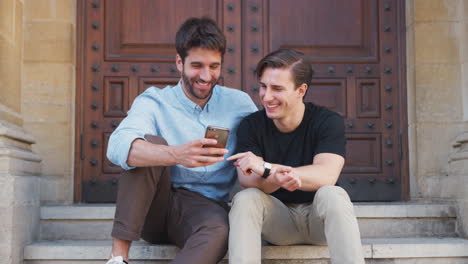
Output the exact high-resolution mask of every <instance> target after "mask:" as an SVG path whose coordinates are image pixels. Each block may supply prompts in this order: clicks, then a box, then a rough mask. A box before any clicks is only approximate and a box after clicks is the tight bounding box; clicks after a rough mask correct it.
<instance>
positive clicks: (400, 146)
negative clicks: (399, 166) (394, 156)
mask: <svg viewBox="0 0 468 264" xmlns="http://www.w3.org/2000/svg"><path fill="white" fill-rule="evenodd" d="M398 145H399V151H400V153H399V155H400V161H402V160H403V136H402V134H401V132H400V133H398Z"/></svg>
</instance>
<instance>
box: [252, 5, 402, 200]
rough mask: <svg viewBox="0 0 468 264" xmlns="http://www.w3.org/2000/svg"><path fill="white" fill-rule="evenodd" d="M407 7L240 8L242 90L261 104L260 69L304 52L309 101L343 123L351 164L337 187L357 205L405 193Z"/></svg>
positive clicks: (313, 6)
mask: <svg viewBox="0 0 468 264" xmlns="http://www.w3.org/2000/svg"><path fill="white" fill-rule="evenodd" d="M292 3H294V4H292ZM402 5H403V2H402V1H397V0H379V1H377V0H353V1H349V0H323V1H321V0H295V1H293V2H292V1H287V0H247V1H245V2H244V5H243V10H244V20H243V21H244V24H243V30H244V38H243V45H244V49H243V58H244V60H243V61H244V69H243V70H244V78H243V80H244V82H243V87H244V88H246V91H248V92H249V93H250V94H251V96H252V97H253V98H255V100H257V102H258V98H257V93H258V85H257V84H256V81H255V77H254V75H253V74H252V70H253V69H254V68H255V65H256V63H257V62H258V61H259V60H260V59H261V58H262V57H263V56H264V55H266V54H267V53H269V52H270V51H273V50H276V49H279V48H293V49H296V50H299V51H301V52H303V53H305V54H306V57H307V61H309V62H310V63H311V64H312V67H313V70H314V78H313V83H312V87H311V88H310V90H309V91H308V94H307V96H306V98H305V100H306V101H311V102H315V103H317V104H320V105H324V106H327V107H329V108H331V109H333V110H335V111H337V112H338V113H340V114H342V115H343V116H344V117H345V118H346V137H347V159H346V165H345V168H344V170H343V173H342V175H341V177H340V180H339V185H340V186H342V187H344V188H345V189H346V190H347V191H348V193H349V194H350V195H351V198H352V199H353V200H355V201H363V200H364V201H365V200H374V201H376V200H399V199H402V198H404V197H403V194H404V193H405V191H404V190H405V188H407V187H408V186H407V172H406V166H407V161H406V159H407V157H406V156H405V157H403V150H402V149H403V148H402V140H403V138H402V135H406V121H405V120H406V117H405V115H406V108H405V105H406V101H404V99H402V98H405V94H406V93H405V91H404V86H402V84H403V83H404V81H405V80H404V75H402V73H404V69H403V67H404V64H403V63H401V62H402V61H403V60H404V50H403V49H402V47H404V46H402V45H401V44H402V43H404V42H403V41H404V39H402V37H403V32H404V31H403V30H402V29H403V28H404V18H403V14H402V11H401V10H403V8H402ZM405 138H406V136H405Z"/></svg>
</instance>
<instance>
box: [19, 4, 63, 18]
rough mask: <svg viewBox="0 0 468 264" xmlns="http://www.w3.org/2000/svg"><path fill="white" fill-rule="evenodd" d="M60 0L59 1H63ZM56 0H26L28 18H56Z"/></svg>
mask: <svg viewBox="0 0 468 264" xmlns="http://www.w3.org/2000/svg"><path fill="white" fill-rule="evenodd" d="M62 1H63V0H59V1H58V2H62ZM54 2H56V1H51V0H25V5H24V6H25V16H26V19H27V20H34V19H52V18H54V9H55V7H54Z"/></svg>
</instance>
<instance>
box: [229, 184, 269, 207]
mask: <svg viewBox="0 0 468 264" xmlns="http://www.w3.org/2000/svg"><path fill="white" fill-rule="evenodd" d="M266 196H267V194H265V193H264V192H263V191H261V190H259V189H257V188H247V189H244V190H242V191H240V192H238V193H236V195H235V196H234V198H232V206H233V207H234V206H241V207H243V206H246V205H249V204H252V203H256V202H259V201H261V200H262V199H264V198H265V197H266Z"/></svg>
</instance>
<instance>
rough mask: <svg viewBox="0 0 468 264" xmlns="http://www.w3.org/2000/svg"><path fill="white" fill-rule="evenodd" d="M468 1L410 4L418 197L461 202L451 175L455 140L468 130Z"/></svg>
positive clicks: (411, 113)
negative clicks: (467, 114)
mask: <svg viewBox="0 0 468 264" xmlns="http://www.w3.org/2000/svg"><path fill="white" fill-rule="evenodd" d="M464 2H466V1H464V0H408V1H407V45H408V49H407V51H408V52H407V53H408V69H407V70H408V71H407V72H408V115H409V133H410V153H411V158H410V164H411V165H410V166H411V169H410V173H411V174H410V178H411V198H412V199H425V200H428V199H436V200H441V199H446V200H454V199H457V196H456V193H455V191H454V190H456V189H457V188H458V177H457V176H455V175H452V174H450V173H449V171H448V166H447V164H448V162H447V161H448V159H449V155H450V153H451V146H452V142H453V141H454V139H455V138H456V137H457V136H458V135H460V133H462V132H463V131H464V127H465V121H464V118H463V111H464V109H463V93H464V92H463V91H464V88H463V74H462V62H461V54H462V50H463V49H464V46H463V38H464V31H463V29H462V27H461V25H462V21H463V20H464V19H466V18H464V16H463V14H462V11H463V10H464V5H465V4H464Z"/></svg>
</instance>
